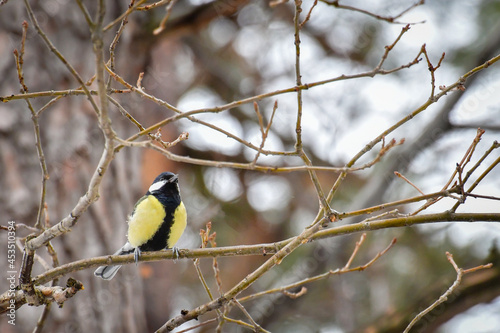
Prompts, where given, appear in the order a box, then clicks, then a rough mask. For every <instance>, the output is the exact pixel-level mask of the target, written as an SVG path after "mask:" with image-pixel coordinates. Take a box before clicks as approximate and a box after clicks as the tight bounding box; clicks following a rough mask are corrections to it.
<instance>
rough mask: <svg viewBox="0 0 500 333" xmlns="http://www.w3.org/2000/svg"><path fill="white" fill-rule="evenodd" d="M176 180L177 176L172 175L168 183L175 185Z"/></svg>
mask: <svg viewBox="0 0 500 333" xmlns="http://www.w3.org/2000/svg"><path fill="white" fill-rule="evenodd" d="M178 179H179V175H175V174H174V176H173V177H172V178H170V180H169V183H175V182H176V181H177V180H178Z"/></svg>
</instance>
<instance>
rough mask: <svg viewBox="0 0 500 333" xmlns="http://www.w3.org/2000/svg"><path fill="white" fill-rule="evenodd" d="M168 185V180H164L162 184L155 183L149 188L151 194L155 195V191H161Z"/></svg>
mask: <svg viewBox="0 0 500 333" xmlns="http://www.w3.org/2000/svg"><path fill="white" fill-rule="evenodd" d="M166 183H167V181H166V180H162V181H160V182H157V183H154V184H153V185H151V186H150V187H149V192H151V193H153V192H155V191H158V190H159V189H161V188H162V187H163V185H165V184H166Z"/></svg>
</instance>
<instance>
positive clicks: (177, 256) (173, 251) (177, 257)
mask: <svg viewBox="0 0 500 333" xmlns="http://www.w3.org/2000/svg"><path fill="white" fill-rule="evenodd" d="M172 254H173V257H174V263H175V262H176V261H177V259H179V254H180V252H179V248H178V247H175V246H174V247H173V248H172Z"/></svg>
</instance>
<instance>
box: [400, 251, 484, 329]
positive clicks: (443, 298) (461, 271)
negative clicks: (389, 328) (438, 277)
mask: <svg viewBox="0 0 500 333" xmlns="http://www.w3.org/2000/svg"><path fill="white" fill-rule="evenodd" d="M446 257H447V259H448V261H449V262H450V263H451V265H452V266H453V268H454V269H455V271H456V272H457V278H456V280H455V282H454V283H453V284H452V285H451V286H450V287H449V288H448V290H446V291H445V293H444V294H442V295H441V296H440V297H439V298H438V299H437V300H436V301H435V302H434V303H432V304H431V305H430V306H429V307H427V308H426V309H424V310H423V311H421V312H420V313H419V314H417V315H416V316H415V318H413V320H412V321H411V322H410V323H409V324H408V326H407V327H406V329H405V330H404V331H403V333H409V332H410V330H411V329H412V327H413V326H414V325H415V324H416V323H417V322H418V321H419V320H421V319H422V318H423V317H424V316H425V315H426V314H428V313H429V312H431V311H432V310H434V309H435V308H436V307H437V306H438V305H439V304H441V303H444V302H446V301H447V300H448V297H450V296H451V294H452V293H453V292H454V291H455V290H456V289H457V288H458V286H459V285H460V283H461V282H462V277H463V275H464V274H468V273H473V272H475V271H478V270H480V269H486V268H491V267H493V264H491V263H490V264H487V265H480V266H477V267H473V268H469V269H467V270H464V269H462V268H459V267H458V265H457V264H456V263H455V260H453V255H452V254H451V253H449V252H446Z"/></svg>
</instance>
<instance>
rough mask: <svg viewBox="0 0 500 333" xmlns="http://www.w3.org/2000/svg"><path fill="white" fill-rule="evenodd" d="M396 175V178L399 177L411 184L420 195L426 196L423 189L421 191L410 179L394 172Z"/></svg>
mask: <svg viewBox="0 0 500 333" xmlns="http://www.w3.org/2000/svg"><path fill="white" fill-rule="evenodd" d="M394 174H395V175H396V176H398V177H399V178H401V179H403V180H404V181H405V182H407V183H408V184H410V185H411V186H412V187H413V188H414V189H416V190H417V191H418V192H419V193H420V194H422V195H425V193H424V192H422V190H421V189H419V188H418V186H417V185H415V184H413V183H412V182H411V181H410V180H409V179H408V178H406V177H405V176H403V175H402V174H401V173H400V172H398V171H394Z"/></svg>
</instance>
